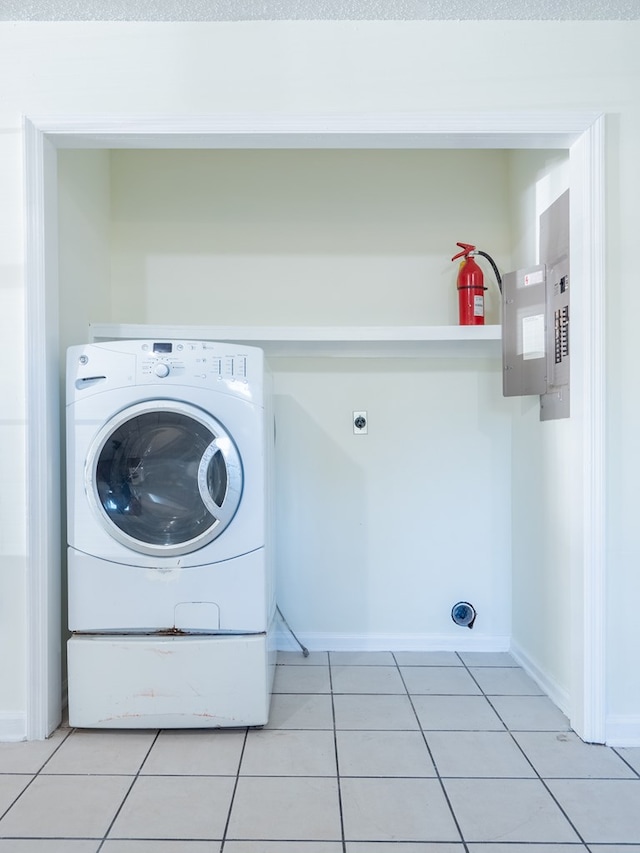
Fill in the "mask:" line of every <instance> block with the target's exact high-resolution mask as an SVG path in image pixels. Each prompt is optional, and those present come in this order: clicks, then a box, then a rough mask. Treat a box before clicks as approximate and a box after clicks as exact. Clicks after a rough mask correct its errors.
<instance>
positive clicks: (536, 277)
mask: <svg viewBox="0 0 640 853" xmlns="http://www.w3.org/2000/svg"><path fill="white" fill-rule="evenodd" d="M545 284H546V276H545V268H544V266H537V267H531V268H529V269H522V270H517V271H516V272H510V273H507V274H506V275H505V276H504V277H503V279H502V309H503V310H502V367H503V371H502V376H503V380H502V388H503V393H504V396H505V397H522V396H524V395H526V394H544V392H545V391H546V389H547V344H546V286H545Z"/></svg>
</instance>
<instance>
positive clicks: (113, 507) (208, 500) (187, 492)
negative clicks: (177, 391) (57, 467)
mask: <svg viewBox="0 0 640 853" xmlns="http://www.w3.org/2000/svg"><path fill="white" fill-rule="evenodd" d="M84 475H85V492H86V494H87V497H88V499H89V501H90V503H91V504H92V507H93V510H94V512H95V513H96V515H97V517H98V518H99V519H100V521H101V523H102V524H103V526H104V527H105V529H106V530H107V531H108V533H109V534H110V535H111V536H113V537H114V539H116V540H118V541H119V542H121V543H122V544H124V545H126V546H127V547H128V548H131V549H132V550H134V551H139V552H140V553H142V554H157V555H158V556H179V555H180V554H188V553H190V552H191V551H196V550H197V549H198V548H202V547H203V546H204V545H206V544H207V543H208V542H211V541H212V540H213V539H215V538H216V537H217V536H219V535H220V534H221V533H222V531H223V530H224V529H225V527H227V525H228V524H229V523H230V521H231V520H232V519H233V516H234V515H235V513H236V510H237V509H238V505H239V503H240V498H241V495H242V479H243V478H242V463H241V460H240V455H239V453H238V450H237V448H236V446H235V444H234V443H233V440H232V438H231V436H230V435H228V434H227V432H226V430H225V429H224V427H223V426H222V425H221V424H220V423H219V422H218V421H217V420H216V419H215V418H213V417H212V416H211V415H209V414H207V413H206V412H204V411H202V410H201V409H198V408H196V407H195V406H190V405H188V404H180V403H176V402H174V401H164V400H152V401H149V402H146V403H139V404H137V405H135V406H130V407H129V408H127V409H125V410H124V411H122V412H120V413H118V414H117V415H115V416H114V417H113V418H112V419H111V420H110V421H108V422H107V423H106V424H105V426H104V427H103V428H102V429H101V430H100V432H99V433H98V435H97V436H96V438H95V440H94V441H93V443H92V445H91V447H90V449H89V453H88V455H87V461H86V465H85V472H84Z"/></svg>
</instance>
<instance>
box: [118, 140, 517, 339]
mask: <svg viewBox="0 0 640 853" xmlns="http://www.w3.org/2000/svg"><path fill="white" fill-rule="evenodd" d="M111 158H112V179H113V262H112V280H113V309H112V314H113V316H112V319H113V320H114V321H116V322H153V323H167V322H174V323H190V322H193V321H194V318H199V319H200V322H210V323H228V324H230V325H242V324H257V325H260V324H263V325H264V324H269V323H273V324H275V325H290V324H291V325H304V324H308V325H336V324H337V325H340V324H344V325H412V324H421V323H424V324H429V323H433V324H440V323H445V324H446V323H455V322H457V302H456V292H455V277H456V272H457V263H456V264H452V263H451V257H452V256H453V255H454V254H455V253H456V252H457V251H458V249H457V247H456V241H458V240H464V241H466V242H473V241H476V242H477V243H478V244H479V245H480V246H482V247H484V248H487V249H488V250H489V251H490V252H491V253H492V254H493V255H494V256H495V259H496V261H497V262H498V263H499V264H501V265H503V264H508V262H509V228H508V214H507V203H508V196H507V180H508V172H507V167H506V155H505V153H504V152H503V151H471V152H460V151H414V150H408V151H371V150H369V151H367V150H359V151H358V150H348V151H330V150H324V151H318V150H304V151H251V150H241V151H186V152H184V151H182V152H181V151H114V152H113V153H112V155H111ZM488 296H489V302H488V317H487V321H488V322H498V320H499V310H498V309H499V299H498V294H497V288H495V287H493V288H492V289H491V290H490V291H489V293H488Z"/></svg>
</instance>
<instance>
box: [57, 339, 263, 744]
mask: <svg viewBox="0 0 640 853" xmlns="http://www.w3.org/2000/svg"><path fill="white" fill-rule="evenodd" d="M271 402H272V395H271V382H270V374H269V373H268V371H267V370H266V367H265V362H264V355H263V352H262V350H260V349H258V348H257V347H244V346H243V347H238V346H237V345H233V344H223V343H218V342H208V341H188V340H183V341H168V340H138V341H126V340H122V341H110V342H105V343H99V344H87V345H82V346H74V347H70V349H69V350H68V354H67V528H68V540H67V541H68V550H67V554H68V617H69V630H70V632H71V637H70V639H69V641H68V644H67V657H68V690H69V722H70V724H71V725H74V726H82V727H109V728H113V727H145V728H148V727H196V726H197V727H202V726H216V727H219V726H238V725H264V723H266V721H267V717H268V710H269V700H270V694H271V683H272V677H273V664H274V662H275V660H274V658H275V650H274V642H273V623H274V617H275V598H274V577H273V554H272V535H271V532H272V506H273V500H272V496H271V487H272V482H273V477H272V471H271V466H272V461H273V440H274V426H273V412H272V406H271Z"/></svg>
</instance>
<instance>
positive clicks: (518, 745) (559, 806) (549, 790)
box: [460, 658, 587, 847]
mask: <svg viewBox="0 0 640 853" xmlns="http://www.w3.org/2000/svg"><path fill="white" fill-rule="evenodd" d="M460 660H461V661H462V665H463V666H464V668H465V669H466V670H467V672H468V673H469V675H470V676H471V678H473V680H474V682H475V684H477V686H478V688H479V689H480V690H481V691H482V695H483V696H484V698H485V699H486V700H487V702H488V703H489V705H491V707H492V708H493V710H494V712H495V713H496V714H497V715H498V718H499V719H500V721H501V722H502V723H503V724H504V725H505V727H506V730H507V732H508V734H509V737H510V738H511V740H512V742H513V743H514V744H515V745H516V747H517V749H518V750H519V751H520V753H521V754H522V755H523V756H524V759H525V761H526V762H527V764H528V765H529V766H530V767H531V769H532V770H533V772H534V773H535V775H536V778H537V779H538V781H539V782H541V784H542V786H543V788H544V789H545V791H546V792H547V793H548V794H549V796H550V797H551V799H552V800H553V802H554V803H555V804H556V806H557V807H558V809H559V810H560V813H561V814H562V815H563V816H564V818H565V820H566V821H567V823H568V824H569V826H570V827H571V828H572V829H573V831H574V832H575V834H576V836H577V837H578V838H579V839H580V842H581V843H582V844H584V845H585V847H586V844H587V842H586V841H585V839H584V838H583V837H582V835H581V833H580V832H578V828H577V827H576V826H575V824H574V823H573V821H572V820H571V819H570V817H569V815H568V814H567V813H566V811H565V810H564V809H563V808H562V806H561V805H560V803H559V802H558V800H557V799H556V797H555V796H554V794H553V792H552V791H551V789H550V788H549V786H548V785H547V783H546V782H545V780H544V779H543V778H542V776H541V775H540V774H539V773H538V771H537V769H536V767H535V766H534V764H533V762H532V761H531V759H530V758H529V756H528V755H527V753H526V752H525V751H524V749H523V748H522V747H521V746H520V744H519V743H518V741H517V739H516V738H515V737H514V735H513V732H512V731H511V729H510V728H509V726H507V725H506V723H504V720H503V719H502V717H501V716H500V714H498V711H497V709H496V708H495V706H494V704H493V702H492V701H491V698H490V697H489V696H487V694H486V693H485V691H484V690H483V689H482V686H481V685H480V683H479V682H478V680H477V679H476V678H475V676H474V674H473V673H472V672H471V670H470V668H469V667H468V666H467V664H466V663H465V662H464V660H463V659H462V658H460Z"/></svg>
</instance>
